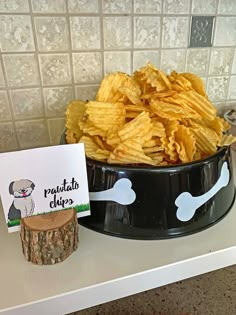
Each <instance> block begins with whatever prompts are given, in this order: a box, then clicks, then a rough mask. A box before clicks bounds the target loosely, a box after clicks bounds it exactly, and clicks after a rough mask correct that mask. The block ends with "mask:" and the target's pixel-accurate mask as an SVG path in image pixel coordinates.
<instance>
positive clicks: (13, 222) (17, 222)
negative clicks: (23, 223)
mask: <svg viewBox="0 0 236 315" xmlns="http://www.w3.org/2000/svg"><path fill="white" fill-rule="evenodd" d="M71 208H74V209H75V210H76V212H77V213H79V212H83V211H88V210H90V205H89V203H82V204H80V205H75V206H73V207H70V208H65V209H60V210H54V211H45V212H40V213H36V214H33V215H32V216H37V215H41V214H47V213H52V212H58V211H62V210H69V209H71ZM17 225H20V219H15V220H8V222H7V226H8V227H9V228H10V227H13V226H17Z"/></svg>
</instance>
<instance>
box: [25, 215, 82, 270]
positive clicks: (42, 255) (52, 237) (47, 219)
mask: <svg viewBox="0 0 236 315" xmlns="http://www.w3.org/2000/svg"><path fill="white" fill-rule="evenodd" d="M78 229H79V226H78V222H77V215H76V211H75V209H69V210H62V211H57V212H51V213H48V214H43V215H37V216H32V217H26V218H23V219H21V232H20V236H21V243H22V250H23V253H24V255H25V258H26V259H27V260H28V261H31V262H32V263H34V264H37V265H53V264H56V263H59V262H61V261H63V260H65V259H66V258H67V257H69V256H70V255H71V254H72V253H73V251H75V250H76V249H77V247H78Z"/></svg>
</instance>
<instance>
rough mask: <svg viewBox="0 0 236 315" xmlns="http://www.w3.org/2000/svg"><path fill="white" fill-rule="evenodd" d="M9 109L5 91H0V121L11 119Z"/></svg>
mask: <svg viewBox="0 0 236 315" xmlns="http://www.w3.org/2000/svg"><path fill="white" fill-rule="evenodd" d="M11 119H12V116H11V110H10V105H9V101H8V96H7V92H6V91H0V121H5V120H11Z"/></svg>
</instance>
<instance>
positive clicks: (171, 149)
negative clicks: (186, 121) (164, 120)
mask: <svg viewBox="0 0 236 315" xmlns="http://www.w3.org/2000/svg"><path fill="white" fill-rule="evenodd" d="M178 127H179V122H178V121H177V120H173V121H172V120H170V121H169V122H168V124H167V125H166V126H165V129H166V137H163V138H161V141H162V143H163V146H164V150H165V153H166V154H167V155H168V157H169V161H172V162H176V161H177V160H178V153H177V151H176V146H175V132H176V131H177V129H178Z"/></svg>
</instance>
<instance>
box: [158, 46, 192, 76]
mask: <svg viewBox="0 0 236 315" xmlns="http://www.w3.org/2000/svg"><path fill="white" fill-rule="evenodd" d="M185 61H186V50H185V49H175V50H162V51H161V70H162V71H165V72H167V73H168V74H169V73H170V72H171V71H173V70H175V71H177V72H184V70H185Z"/></svg>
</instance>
